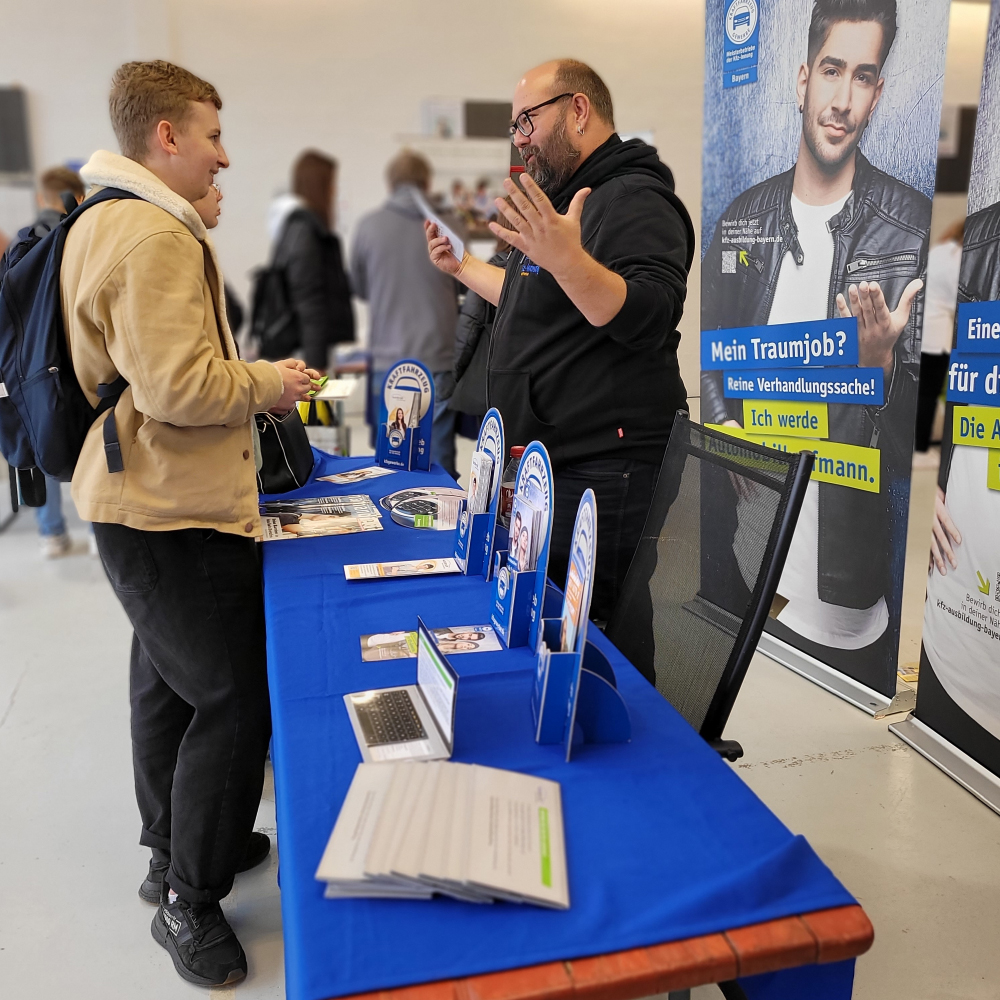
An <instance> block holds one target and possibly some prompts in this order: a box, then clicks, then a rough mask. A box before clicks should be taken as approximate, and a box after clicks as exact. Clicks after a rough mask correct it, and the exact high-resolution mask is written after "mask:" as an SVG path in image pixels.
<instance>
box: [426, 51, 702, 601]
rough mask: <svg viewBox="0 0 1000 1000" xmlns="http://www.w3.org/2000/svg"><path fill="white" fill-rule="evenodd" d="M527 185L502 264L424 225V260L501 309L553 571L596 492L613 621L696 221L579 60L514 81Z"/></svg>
mask: <svg viewBox="0 0 1000 1000" xmlns="http://www.w3.org/2000/svg"><path fill="white" fill-rule="evenodd" d="M512 110H513V116H514V117H513V122H512V124H511V137H512V139H513V142H514V145H515V146H516V147H517V148H518V150H519V151H520V154H521V157H522V159H523V161H524V169H525V172H524V174H523V175H522V187H523V190H522V187H518V186H517V185H515V184H514V183H513V182H512V181H511V180H508V181H506V182H505V187H506V189H507V194H508V195H509V197H510V201H511V202H512V204H510V203H508V202H507V201H505V200H503V199H497V201H496V205H497V208H498V209H499V211H500V213H501V218H500V221H499V222H496V223H491V224H490V228H491V229H492V231H493V232H494V234H495V235H497V236H498V237H500V238H501V239H503V240H505V241H506V242H508V243H509V244H510V245H511V246H512V247H513V248H514V250H513V252H512V253H511V255H510V257H509V259H508V262H507V266H506V268H499V267H495V266H491V265H489V264H486V263H484V262H482V261H479V260H476V259H474V258H472V257H470V256H469V255H468V254H466V255H465V256H464V258H463V259H462V260H461V261H459V260H458V259H457V258H456V257H455V256H454V254H452V252H451V246H450V244H449V241H448V240H447V239H446V238H445V237H442V236H439V235H438V233H437V230H436V229H435V228H434V227H433V226H432V225H430V224H428V226H427V236H428V245H429V250H430V255H431V259H432V260H433V262H434V263H435V264H436V265H437V266H438V267H439V268H440V269H441V270H443V271H445V272H446V273H448V274H452V275H454V276H455V277H456V278H458V279H459V280H460V281H462V282H464V283H465V284H466V285H467V286H468V287H469V288H471V289H472V290H473V291H475V292H476V293H478V294H479V295H480V296H482V298H484V299H486V301H488V302H491V303H493V304H494V305H496V306H497V307H498V308H497V317H496V321H495V324H494V327H493V334H492V341H491V345H490V358H489V366H488V402H489V405H490V406H495V407H497V409H499V410H500V412H501V414H502V415H503V419H504V428H505V432H506V438H507V440H508V441H509V442H510V443H511V444H525V445H526V444H528V443H529V442H530V441H532V440H539V441H541V442H542V443H543V444H544V445H545V446H546V448H547V449H548V452H549V455H550V457H551V459H552V465H553V471H554V476H555V513H554V520H553V529H552V542H551V547H550V550H549V575H550V576H551V577H552V579H554V580H556V581H560V582H561V581H562V580H563V579H564V578H565V575H566V568H567V564H568V562H569V549H570V536H571V534H572V530H573V520H574V517H575V515H576V509H577V506H578V504H579V501H580V497H581V496H582V495H583V492H584V490H585V489H587V488H588V487H589V488H591V489H593V490H594V493H595V495H596V497H597V512H598V527H597V565H596V578H595V582H594V596H593V601H592V604H591V616H592V617H593V618H594V619H595V620H597V621H606V620H607V619H608V618H609V617H610V615H611V611H612V609H613V607H614V605H615V602H616V600H617V598H618V592H619V589H620V587H621V584H622V582H623V581H624V578H625V574H626V573H627V572H628V567H629V564H630V562H631V561H632V556H633V554H634V552H635V549H636V546H637V545H638V542H639V537H640V535H641V532H642V526H643V524H644V523H645V519H646V515H647V513H648V511H649V505H650V501H651V500H652V495H653V489H654V487H655V485H656V478H657V474H658V472H659V467H660V462H661V461H662V458H663V452H664V449H665V447H666V444H667V440H668V439H669V437H670V428H671V425H672V422H673V415H674V413H675V412H676V411H677V410H678V409H679V408H686V405H687V394H686V391H685V389H684V383H683V381H682V380H681V375H680V368H679V365H678V362H677V345H678V343H679V341H680V333H679V332H678V330H677V323H678V322H679V320H680V318H681V315H682V312H683V308H684V298H685V295H686V292H687V275H688V270H689V268H690V267H691V261H692V258H693V255H694V242H695V241H694V228H693V226H692V224H691V219H690V217H689V216H688V213H687V210H686V209H685V207H684V205H683V203H682V202H681V200H680V199H679V198H678V197H677V196H676V195H675V194H674V182H673V176H672V174H671V173H670V170H669V169H668V168H667V167H666V166H664V164H662V163H661V162H660V160H659V158H658V156H657V154H656V150H655V149H654V148H653V147H652V146H648V145H647V144H646V143H644V142H641V141H640V140H638V139H632V140H629V141H627V142H623V141H622V140H621V138H619V136H618V135H617V133H616V132H615V124H614V109H613V106H612V102H611V95H610V93H609V91H608V88H607V86H606V85H605V84H604V81H603V80H601V78H600V77H599V76H598V75H597V73H595V72H594V70H593V69H591V68H590V67H589V66H587V65H585V64H584V63H581V62H578V61H576V60H573V59H561V60H556V61H553V62H548V63H544V64H543V65H541V66H537V67H536V68H535V69H533V70H530V71H529V72H528V73H526V74H525V75H524V77H523V78H522V79H521V80H520V82H519V83H518V84H517V87H516V88H515V91H514V101H513V108H512Z"/></svg>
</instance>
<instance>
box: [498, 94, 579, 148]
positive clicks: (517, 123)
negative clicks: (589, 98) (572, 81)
mask: <svg viewBox="0 0 1000 1000" xmlns="http://www.w3.org/2000/svg"><path fill="white" fill-rule="evenodd" d="M573 96H574V95H573V93H568V94H560V95H559V96H558V97H550V98H549V99H548V100H547V101H542V103H541V104H536V105H535V106H534V107H533V108H525V109H524V111H522V112H521V113H520V114H519V115H518V116H517V117H516V118H515V119H514V124H513V125H511V127H510V137H511V138H512V139H513V138H514V133H515V132H520V133H521V135H524V136H528V135H531V133H532V132H534V131H535V123H534V122H533V121H532V120H531V113H532V112H533V111H538V110H539V109H541V108H545V107H548V106H549V105H550V104H555V103H556V101H561V100H562V99H563V98H564V97H573Z"/></svg>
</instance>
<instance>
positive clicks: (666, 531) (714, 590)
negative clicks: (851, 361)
mask: <svg viewBox="0 0 1000 1000" xmlns="http://www.w3.org/2000/svg"><path fill="white" fill-rule="evenodd" d="M803 443H805V442H803ZM812 464H813V454H812V453H811V452H805V451H803V452H797V453H791V452H783V451H775V450H774V449H771V448H764V447H761V446H759V445H755V444H751V443H749V442H746V441H742V440H740V439H738V438H735V437H732V436H730V435H727V434H723V433H720V432H718V431H714V430H711V429H709V428H706V427H702V426H700V425H699V424H697V423H694V422H692V421H691V420H690V419H689V418H688V415H687V414H686V413H683V412H679V413H678V414H677V417H676V418H675V420H674V425H673V430H672V431H671V434H670V442H669V444H668V445H667V450H666V452H665V454H664V458H663V466H662V468H661V469H660V477H659V480H658V482H657V484H656V491H655V493H654V496H653V502H652V505H651V507H650V510H649V516H648V517H647V519H646V525H645V528H644V529H643V533H642V539H641V540H640V542H639V546H638V548H637V549H636V553H635V557H634V558H633V560H632V565H631V567H630V568H629V571H628V575H627V577H626V578H625V583H624V585H623V587H622V593H621V596H620V598H619V601H618V604H617V605H616V606H615V610H614V613H613V614H612V617H611V620H610V622H609V623H608V628H607V635H608V638H609V639H611V641H612V642H614V643H615V645H616V646H617V647H618V648H619V649H620V650H621V651H622V652H623V653H624V654H625V655H626V656H627V657H628V658H629V659H630V660H631V661H632V662H633V663H634V664H635V665H636V667H638V668H639V670H640V671H641V672H642V673H644V674H645V675H646V677H647V678H648V679H649V680H650V681H651V682H653V683H655V685H656V689H657V690H658V691H659V692H660V694H662V695H663V697H664V698H666V699H667V700H668V701H669V702H670V703H671V704H672V705H673V706H674V707H675V708H676V709H677V710H678V711H679V712H680V713H681V714H682V715H683V716H684V718H685V719H687V720H688V722H690V723H691V725H692V726H694V728H695V729H697V730H698V731H699V732H700V733H701V735H702V736H703V737H704V738H705V739H706V740H709V741H714V740H718V739H719V738H720V737H721V736H722V730H723V727H724V726H725V724H726V720H727V719H728V718H729V713H730V711H731V709H732V707H733V702H734V701H735V700H736V695H737V693H738V692H739V689H740V685H741V684H742V683H743V678H744V676H745V675H746V672H747V669H748V668H749V666H750V660H751V658H752V657H753V654H754V651H755V650H756V648H757V642H758V640H759V639H760V634H761V631H762V630H763V627H764V622H765V620H766V618H767V614H768V611H769V610H770V607H771V603H772V601H773V600H774V594H775V590H776V588H777V586H778V580H779V578H780V576H781V570H782V568H783V566H784V564H785V556H786V555H787V554H788V546H789V544H790V543H791V539H792V532H793V531H794V529H795V523H796V521H797V519H798V516H799V508H800V507H801V506H802V499H803V497H804V496H805V491H806V486H807V485H808V482H809V474H810V472H811V471H812Z"/></svg>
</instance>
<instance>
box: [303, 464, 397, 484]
mask: <svg viewBox="0 0 1000 1000" xmlns="http://www.w3.org/2000/svg"><path fill="white" fill-rule="evenodd" d="M395 472H396V470H395V469H383V468H382V466H381V465H366V466H365V467H364V468H363V469H351V470H350V471H349V472H334V473H332V474H331V475H329V476H317V477H316V479H317V480H318V481H320V482H325V483H336V484H337V485H338V486H350V485H351V484H353V483H363V482H364V481H365V480H366V479H378V478H379V477H380V476H391V475H393V474H394V473H395Z"/></svg>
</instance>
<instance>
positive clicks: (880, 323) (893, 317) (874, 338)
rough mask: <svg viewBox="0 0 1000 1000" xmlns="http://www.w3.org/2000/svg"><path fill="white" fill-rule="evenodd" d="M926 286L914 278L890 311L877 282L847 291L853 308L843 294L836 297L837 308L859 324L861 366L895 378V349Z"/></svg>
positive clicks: (866, 282)
mask: <svg viewBox="0 0 1000 1000" xmlns="http://www.w3.org/2000/svg"><path fill="white" fill-rule="evenodd" d="M923 287H924V283H923V282H922V281H921V280H920V279H919V278H914V280H913V281H911V282H910V283H909V284H908V285H907V286H906V288H904V289H903V294H902V295H901V296H900V297H899V305H898V306H896V308H895V309H894V310H893V311H892V312H890V311H889V306H888V304H887V303H886V301H885V294H884V293H883V292H882V288H881V286H880V285H879V283H878V282H877V281H862V282H861V283H860V284H859V285H851V286H850V287H849V288H848V289H847V294H848V295H849V296H850V300H851V303H850V306H848V304H847V302H846V301H845V299H844V295H843V292H840V293H838V295H837V309H838V310H839V311H840V315H841V316H843V317H844V318H845V319H847V318H848V317H849V316H853V317H854V318H855V319H856V320H857V321H858V364H859V365H861V366H862V367H863V368H881V369H882V370H883V371H884V372H885V377H886V378H890V377H891V376H892V364H893V360H892V358H893V355H892V351H893V348H894V347H895V346H896V341H897V340H898V339H899V335H900V334H901V333H902V332H903V328H904V327H905V326H906V324H907V321H908V320H909V318H910V309H911V308H912V307H913V299H914V298H915V296H916V294H917V292H919V291H920V289H921V288H923Z"/></svg>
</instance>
